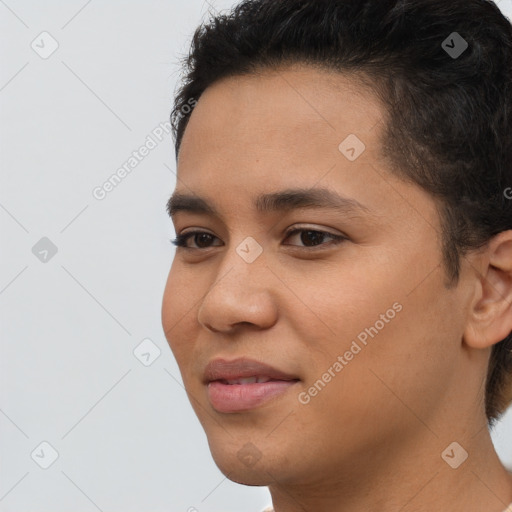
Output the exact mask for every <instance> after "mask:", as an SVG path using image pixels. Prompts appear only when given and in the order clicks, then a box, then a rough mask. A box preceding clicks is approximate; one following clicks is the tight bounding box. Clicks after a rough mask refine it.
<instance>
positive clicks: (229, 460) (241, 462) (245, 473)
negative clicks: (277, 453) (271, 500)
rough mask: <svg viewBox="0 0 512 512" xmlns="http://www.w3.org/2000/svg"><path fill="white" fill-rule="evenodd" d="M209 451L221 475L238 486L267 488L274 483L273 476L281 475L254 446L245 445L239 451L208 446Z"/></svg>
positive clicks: (230, 447)
mask: <svg viewBox="0 0 512 512" xmlns="http://www.w3.org/2000/svg"><path fill="white" fill-rule="evenodd" d="M210 451H211V454H212V457H213V460H214V462H215V464H216V465H217V467H218V468H219V470H220V471H221V472H222V474H223V475H224V476H225V477H226V478H228V479H229V480H231V481H233V482H236V483H238V484H242V485H249V486H267V485H270V484H272V483H273V482H274V481H275V479H274V478H273V476H274V475H276V474H280V473H281V470H280V469H279V468H277V467H276V464H275V461H274V460H267V459H266V458H265V457H264V456H263V454H262V453H261V452H259V453H258V452H257V451H256V449H255V448H254V446H253V445H252V446H251V443H247V444H246V445H245V446H244V447H242V448H241V449H239V450H236V449H235V447H234V446H233V445H228V446H225V445H224V446H212V445H210Z"/></svg>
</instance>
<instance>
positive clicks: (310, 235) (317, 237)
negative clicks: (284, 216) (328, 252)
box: [171, 228, 347, 250]
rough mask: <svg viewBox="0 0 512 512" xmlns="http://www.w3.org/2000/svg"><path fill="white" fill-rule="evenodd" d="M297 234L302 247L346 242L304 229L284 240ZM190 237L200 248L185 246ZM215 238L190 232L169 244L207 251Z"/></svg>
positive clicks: (208, 234) (326, 234)
mask: <svg viewBox="0 0 512 512" xmlns="http://www.w3.org/2000/svg"><path fill="white" fill-rule="evenodd" d="M297 234H300V241H301V242H302V243H303V244H304V245H303V246H302V247H316V246H319V245H327V244H325V243H322V240H324V239H325V238H326V237H328V238H330V239H331V240H332V242H333V244H338V243H341V242H343V241H344V240H347V238H346V237H345V236H341V235H335V234H334V233H328V232H327V231H319V230H315V229H305V228H296V229H292V230H290V231H288V232H286V237H285V240H286V239H288V238H290V237H292V236H293V235H297ZM192 237H194V241H195V243H196V244H198V245H200V247H191V246H189V245H188V244H187V242H188V241H189V239H191V238H192ZM216 238H217V237H216V236H215V235H212V234H210V233H207V232H205V231H191V232H189V233H185V234H183V235H177V236H176V238H175V239H174V240H171V243H173V244H174V245H176V246H177V247H183V248H184V249H193V250H201V249H208V248H209V247H210V246H207V247H205V245H204V244H208V242H210V241H212V240H213V239H216ZM217 240H218V238H217ZM198 242H199V243H198ZM284 245H293V244H284ZM299 247H301V246H299Z"/></svg>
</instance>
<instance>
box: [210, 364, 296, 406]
mask: <svg viewBox="0 0 512 512" xmlns="http://www.w3.org/2000/svg"><path fill="white" fill-rule="evenodd" d="M299 381H300V379H299V378H298V377H296V376H295V375H292V374H290V373H286V372H284V371H282V370H278V369H277V368H274V367H272V366H269V365H267V364H264V363H260V362H259V361H255V360H253V359H245V358H240V359H234V360H232V361H227V360H225V359H215V360H213V361H210V362H209V363H208V365H207V366H206V368H205V372H204V384H206V386H207V396H208V399H209V401H210V404H211V406H212V407H213V408H214V409H215V410H216V411H217V412H219V413H243V412H247V411H251V410H253V409H257V408H258V407H260V406H262V405H263V404H265V403H267V402H269V401H271V400H272V399H277V398H278V397H281V398H282V399H284V396H285V395H288V396H289V394H288V391H289V390H291V389H292V388H295V386H296V385H297V383H298V382H299Z"/></svg>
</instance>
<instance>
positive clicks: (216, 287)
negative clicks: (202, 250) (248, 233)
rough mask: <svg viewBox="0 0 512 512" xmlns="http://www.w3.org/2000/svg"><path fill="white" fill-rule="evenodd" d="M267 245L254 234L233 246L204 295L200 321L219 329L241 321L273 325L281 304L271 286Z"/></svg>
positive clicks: (227, 327) (199, 313)
mask: <svg viewBox="0 0 512 512" xmlns="http://www.w3.org/2000/svg"><path fill="white" fill-rule="evenodd" d="M270 274H271V272H270V271H269V269H268V268H267V266H266V261H265V257H264V251H263V247H262V246H261V245H260V244H259V243H258V242H257V241H256V240H255V239H254V238H252V237H246V238H245V239H243V240H242V242H240V243H238V244H237V245H235V246H233V247H230V249H229V251H228V252H227V253H226V254H225V255H224V257H223V261H222V264H221V265H219V267H218V271H217V274H216V276H215V281H214V282H213V283H212V285H211V286H210V288H209V289H208V291H207V293H206V294H205V295H204V297H203V300H202V302H201V304H200V307H199V311H198V321H199V323H201V324H202V325H204V326H205V327H207V328H209V329H211V330H216V331H227V330H229V329H232V328H233V327H234V326H235V325H236V324H239V323H251V324H255V325H258V326H259V327H269V326H271V325H272V324H273V323H274V322H275V320H276V312H277V305H276V304H275V297H274V294H273V293H272V291H271V290H270V287H271V286H272V285H271V283H270V281H271V280H270V279H269V275H270Z"/></svg>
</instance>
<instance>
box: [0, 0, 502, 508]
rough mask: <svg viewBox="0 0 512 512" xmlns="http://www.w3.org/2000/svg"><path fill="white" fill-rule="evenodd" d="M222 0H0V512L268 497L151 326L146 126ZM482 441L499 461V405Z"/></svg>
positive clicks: (153, 173)
mask: <svg viewBox="0 0 512 512" xmlns="http://www.w3.org/2000/svg"><path fill="white" fill-rule="evenodd" d="M234 3H235V2H233V1H227V0H224V1H221V0H217V1H214V0H209V3H207V2H206V1H204V2H203V0H165V1H163V0H150V1H144V2H143V1H138V2H136V1H127V0H123V1H121V0H108V1H103V2H100V1H99V0H89V1H84V0H72V1H71V0H70V1H66V2H63V1H61V2H58V1H45V2H36V1H35V0H32V1H28V0H26V1H21V0H20V1H16V0H5V1H3V0H1V1H0V38H1V44H2V53H1V67H0V113H1V117H0V119H1V123H0V124H1V138H0V151H1V166H2V173H1V184H0V230H1V231H0V232H1V237H2V243H1V248H2V251H1V269H0V308H1V309H0V312H1V332H2V339H1V347H0V358H1V359H0V376H1V377H0V378H1V380H0V511H1V512H27V511H30V512H68V511H69V510H73V511H74V512H94V511H95V510H100V511H104V512H114V511H122V512H140V511H152V512H160V511H167V512H168V511H172V512H179V511H183V512H185V511H191V510H193V509H192V507H194V509H195V510H197V511H198V512H235V511H237V512H239V511H241V510H244V511H245V512H259V511H260V510H261V509H262V508H263V507H264V506H266V505H267V504H269V503H270V496H269V493H268V490H267V489H266V488H251V487H245V486H241V485H237V484H235V483H233V482H231V481H229V480H227V479H226V478H225V477H224V475H222V473H221V472H220V471H219V470H218V468H217V467H216V466H215V464H214V462H213V460H212V458H211V456H210V452H209V449H208V445H207V441H206V436H205V434H204V432H203V430H202V428H201V426H200V424H199V422H198V420H197V418H196V417H195V415H194V413H193V411H192V408H191V406H190V404H189V402H188V399H187V397H186V394H185V392H184V389H183V387H182V381H181V377H180V374H179V371H178V367H177V365H176V362H175V361H174V359H173V357H172V354H171V351H170V349H169V347H168V345H167V342H166V339H165V337H164V334H163V330H162V326H161V319H160V308H161V299H162V294H163V290H164V285H165V281H166V278H167V274H168V271H169V268H170V265H171V262H172V258H173V255H174V246H172V245H171V244H170V242H169V240H170V239H171V238H172V237H174V234H175V233H174V231H173V228H172V224H171V222H170V220H169V218H168V217H167V215H166V213H165V203H166V201H167V199H168V197H169V196H170V194H171V192H172V190H173V189H174V186H175V179H176V178H175V160H174V149H173V147H172V142H171V137H170V134H169V133H165V130H163V129H162V126H163V125H162V124H161V123H165V122H166V121H167V120H168V117H169V113H170V110H171V104H172V99H173V94H174V92H175V89H176V85H177V83H178V80H179V78H180V73H179V69H180V68H179V61H178V59H179V58H180V57H181V56H182V55H183V54H184V53H186V52H187V50H188V46H189V43H190V37H191V35H192V33H193V30H194V29H195V27H196V26H197V25H198V24H199V23H200V22H201V20H202V19H203V18H204V17H205V16H206V15H207V13H208V10H213V11H222V10H224V9H226V8H228V7H230V6H232V5H234ZM500 7H502V9H503V11H504V12H505V13H506V14H507V15H508V16H509V17H510V16H511V14H512V2H511V1H510V0H501V2H500ZM157 134H158V136H157ZM148 136H152V138H153V140H155V143H154V144H151V143H149V144H148V145H149V146H152V147H151V149H150V150H149V151H148V154H147V155H146V156H145V157H144V158H143V159H141V161H140V162H137V165H136V166H134V167H133V168H131V171H130V173H127V174H126V176H124V178H123V179H122V180H120V182H119V183H118V184H117V185H116V186H115V187H113V188H112V189H111V190H108V191H105V190H106V188H103V189H101V187H102V185H103V184H104V183H105V182H106V181H107V180H108V179H109V178H110V177H111V176H112V174H113V173H115V172H116V170H117V169H119V168H120V167H121V166H122V165H123V164H126V163H127V162H128V161H129V158H130V157H131V156H132V153H133V151H135V150H138V149H139V148H140V147H141V146H142V145H144V144H146V143H147V141H148ZM98 189H99V190H100V191H101V190H103V192H102V193H101V194H100V193H99V192H98ZM102 194H103V196H102V197H100V196H101V195H102ZM493 439H494V441H495V444H496V447H497V450H498V452H499V454H500V456H501V457H502V459H503V461H504V462H505V463H506V464H508V465H510V466H512V411H509V413H508V415H507V416H506V417H505V418H504V419H503V421H501V422H500V424H499V425H498V427H497V428H496V430H495V431H494V433H493Z"/></svg>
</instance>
